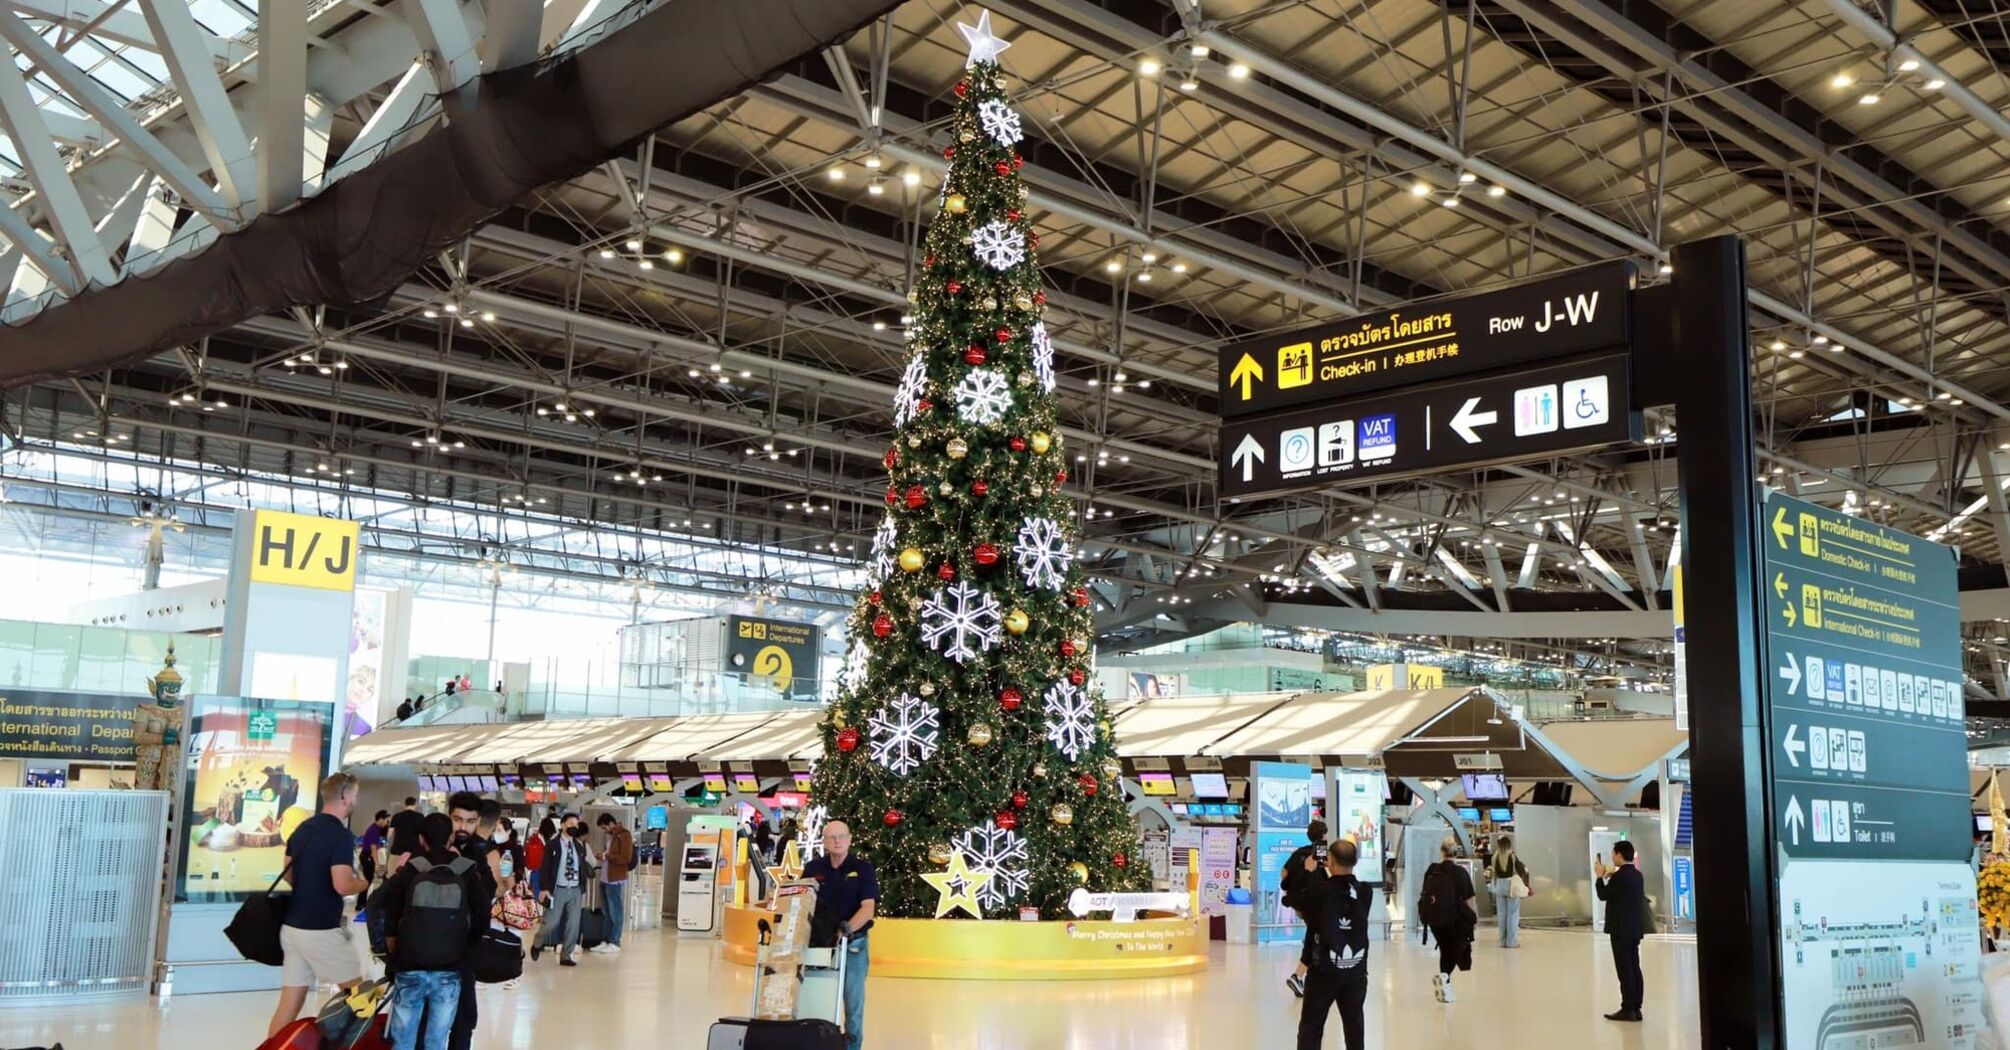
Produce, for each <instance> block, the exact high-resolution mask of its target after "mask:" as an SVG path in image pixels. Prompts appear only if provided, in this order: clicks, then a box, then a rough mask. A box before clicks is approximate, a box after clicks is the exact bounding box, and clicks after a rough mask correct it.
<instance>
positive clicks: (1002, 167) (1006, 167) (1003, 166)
mask: <svg viewBox="0 0 2010 1050" xmlns="http://www.w3.org/2000/svg"><path fill="white" fill-rule="evenodd" d="M991 170H992V171H995V172H997V173H998V174H1000V175H1010V174H1012V165H1010V164H1007V163H1006V162H1004V161H1002V160H1001V161H999V162H998V163H996V164H993V165H992V166H991Z"/></svg>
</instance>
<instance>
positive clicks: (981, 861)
mask: <svg viewBox="0 0 2010 1050" xmlns="http://www.w3.org/2000/svg"><path fill="white" fill-rule="evenodd" d="M956 846H957V848H958V849H960V850H962V851H963V856H964V857H965V858H966V859H967V860H969V862H970V866H971V867H973V868H976V869H978V870H980V871H988V872H990V873H991V878H990V880H989V881H987V882H985V883H984V885H983V886H981V887H979V888H978V890H977V903H979V904H981V905H983V906H984V907H986V908H1002V907H1004V906H1005V905H1007V904H1010V903H1012V902H1013V901H1015V900H1018V899H1019V896H1020V895H1021V894H1023V893H1025V892H1026V883H1027V880H1028V878H1029V875H1030V873H1029V872H1028V871H1027V870H1026V863H1027V859H1028V857H1027V853H1026V840H1025V839H1024V838H1021V837H1020V836H1019V833H1018V832H1016V831H1007V830H1005V829H1004V828H1001V827H999V826H998V825H997V824H995V823H993V822H991V821H988V820H987V821H985V822H984V823H982V824H979V825H978V826H976V827H974V828H971V829H970V830H969V831H966V832H964V833H963V836H962V837H961V838H959V839H957V841H956Z"/></svg>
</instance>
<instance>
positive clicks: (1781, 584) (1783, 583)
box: [1773, 572, 1787, 598]
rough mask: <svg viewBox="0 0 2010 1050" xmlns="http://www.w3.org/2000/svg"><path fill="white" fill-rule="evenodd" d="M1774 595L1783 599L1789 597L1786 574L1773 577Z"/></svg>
mask: <svg viewBox="0 0 2010 1050" xmlns="http://www.w3.org/2000/svg"><path fill="white" fill-rule="evenodd" d="M1773 593H1774V594H1777V595H1779V596H1780V597H1782V598H1785V597H1786V596H1787V574H1786V573H1784V572H1783V573H1781V574H1779V575H1778V576H1775V577H1773Z"/></svg>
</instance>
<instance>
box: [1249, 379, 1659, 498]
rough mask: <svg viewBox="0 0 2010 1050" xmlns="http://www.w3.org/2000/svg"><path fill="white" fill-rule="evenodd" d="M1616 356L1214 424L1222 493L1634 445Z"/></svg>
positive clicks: (1634, 429) (1634, 419)
mask: <svg viewBox="0 0 2010 1050" xmlns="http://www.w3.org/2000/svg"><path fill="white" fill-rule="evenodd" d="M1627 361H1628V359H1627V357H1626V356H1625V355H1623V354H1618V355H1611V356H1607V357H1600V358H1592V359H1590V360H1585V361H1577V362H1572V363H1569V364H1561V365H1549V366H1545V367H1542V368H1535V369H1529V370H1527V371H1524V372H1520V373H1517V374H1512V375H1506V376H1489V377H1487V378H1484V379H1470V380H1466V381H1463V382H1457V383H1446V384H1442V385H1440V386H1437V387H1434V388H1431V389H1426V390H1417V391H1409V390H1405V391H1401V392H1397V393H1389V394H1382V395H1378V396H1375V397H1368V398H1356V399H1353V400H1349V401H1343V402H1341V403H1339V404H1335V405H1329V406H1325V407H1321V408H1312V409H1306V410H1304V411H1300V412H1291V413H1285V414H1281V415H1274V416H1271V417H1268V418H1263V419H1242V420H1228V421H1224V422H1223V424H1222V429H1221V439H1222V443H1221V492H1222V495H1223V496H1227V497H1245V496H1255V495H1264V494H1268V493H1273V492H1285V491H1290V490H1292V489H1302V488H1313V487H1316V486H1319V485H1329V484H1334V483H1338V482H1345V481H1352V480H1356V479H1363V478H1380V477H1386V476H1390V475H1397V474H1412V473H1418V472H1422V471H1429V470H1442V469H1445V468H1454V467H1463V466H1480V465H1485V464H1493V463H1504V462H1510V461H1513V460H1516V459H1523V458H1527V457H1532V456H1547V455H1554V454H1556V453H1559V452H1565V451H1570V450H1574V449H1583V448H1593V447H1596V446H1599V445H1606V444H1611V443H1613V442H1620V441H1633V440H1638V438H1639V416H1638V415H1637V414H1635V413H1634V412H1632V411H1631V410H1630V408H1629V407H1628V403H1627V381H1628V375H1627Z"/></svg>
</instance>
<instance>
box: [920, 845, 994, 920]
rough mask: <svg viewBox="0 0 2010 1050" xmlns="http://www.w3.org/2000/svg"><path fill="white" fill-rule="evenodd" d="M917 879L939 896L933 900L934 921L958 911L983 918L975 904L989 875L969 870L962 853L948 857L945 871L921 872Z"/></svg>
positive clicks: (957, 852)
mask: <svg viewBox="0 0 2010 1050" xmlns="http://www.w3.org/2000/svg"><path fill="white" fill-rule="evenodd" d="M921 879H922V881H923V882H926V883H928V884H929V885H930V886H933V887H935V892H936V893H937V894H939V896H938V897H937V898H936V900H935V917H936V918H938V919H940V918H942V917H943V916H945V915H948V914H949V913H950V912H953V911H955V910H956V909H958V908H961V909H963V910H964V912H965V913H967V914H969V915H970V917H972V918H975V919H981V918H983V917H984V909H982V908H980V907H979V906H978V904H977V891H978V890H980V889H982V888H983V887H984V884H985V883H987V882H990V881H991V873H990V872H988V871H971V870H970V865H969V862H968V861H967V860H966V859H965V858H964V856H963V851H962V850H957V851H955V852H954V853H951V854H950V856H949V869H948V870H947V871H929V872H922V874H921Z"/></svg>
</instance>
